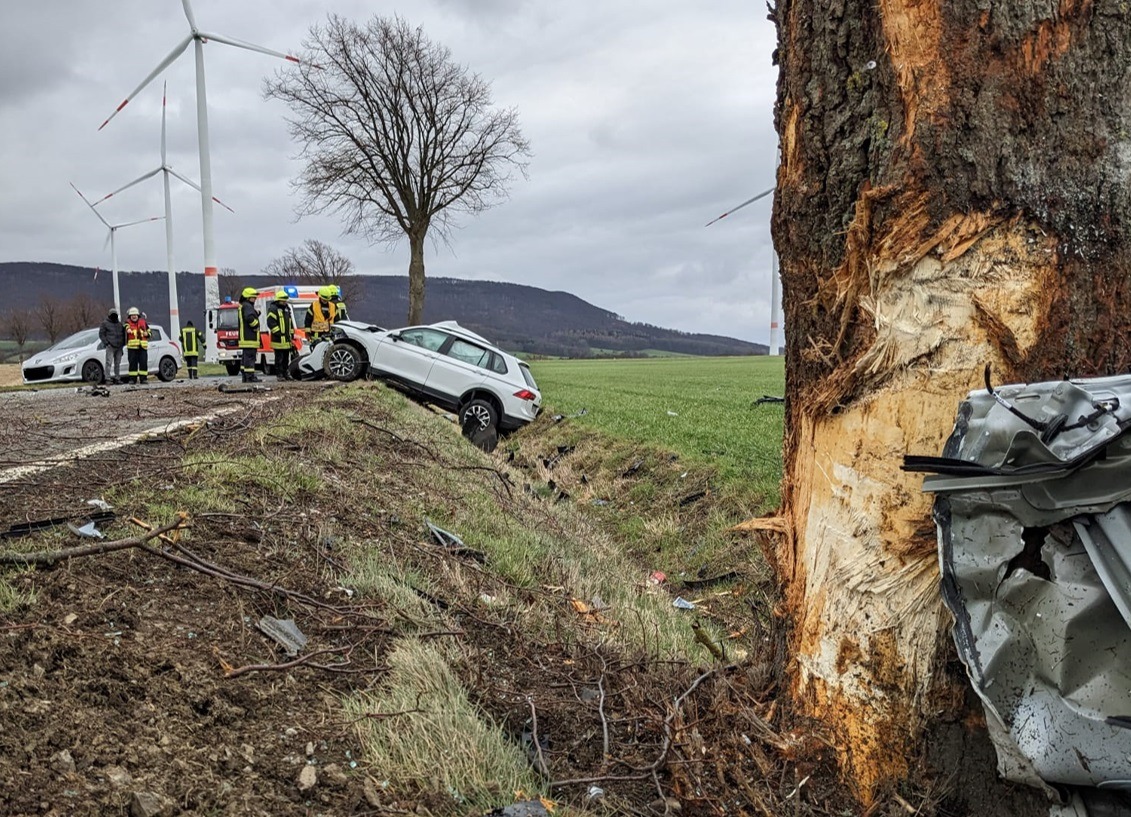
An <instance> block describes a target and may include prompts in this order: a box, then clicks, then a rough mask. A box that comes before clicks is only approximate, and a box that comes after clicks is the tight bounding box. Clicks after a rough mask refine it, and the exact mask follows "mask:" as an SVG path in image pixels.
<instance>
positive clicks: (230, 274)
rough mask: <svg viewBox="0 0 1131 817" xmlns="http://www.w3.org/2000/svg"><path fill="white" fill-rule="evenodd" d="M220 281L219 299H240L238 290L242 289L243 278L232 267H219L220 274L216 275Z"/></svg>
mask: <svg viewBox="0 0 1131 817" xmlns="http://www.w3.org/2000/svg"><path fill="white" fill-rule="evenodd" d="M218 278H219V283H220V300H223V299H224V298H231V299H232V300H233V301H238V300H239V299H240V291H241V290H242V289H243V278H241V277H240V274H239V273H238V272H236V271H235V269H234V268H232V267H221V268H220V275H219V276H218Z"/></svg>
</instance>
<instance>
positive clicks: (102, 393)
mask: <svg viewBox="0 0 1131 817" xmlns="http://www.w3.org/2000/svg"><path fill="white" fill-rule="evenodd" d="M87 395H88V396H89V397H109V396H110V390H109V389H108V388H106V387H105V386H91V387H90V391H88V392H87Z"/></svg>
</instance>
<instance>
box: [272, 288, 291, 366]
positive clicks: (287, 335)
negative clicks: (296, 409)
mask: <svg viewBox="0 0 1131 817" xmlns="http://www.w3.org/2000/svg"><path fill="white" fill-rule="evenodd" d="M288 300H289V298H288V296H287V292H286V290H283V289H280V290H279V291H278V292H276V293H275V300H274V301H272V302H271V306H269V307H267V331H268V332H270V333H271V351H272V352H274V354H275V377H276V378H277V379H278V380H289V379H290V374H289V370H290V366H291V349H293V348H294V345H295V318H294V315H293V314H291V307H290V304H288V303H287V301H288Z"/></svg>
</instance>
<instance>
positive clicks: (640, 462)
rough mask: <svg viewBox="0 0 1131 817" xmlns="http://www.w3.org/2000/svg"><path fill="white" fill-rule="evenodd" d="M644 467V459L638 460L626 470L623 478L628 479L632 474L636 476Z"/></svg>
mask: <svg viewBox="0 0 1131 817" xmlns="http://www.w3.org/2000/svg"><path fill="white" fill-rule="evenodd" d="M642 465H644V460H642V459H641V460H637V461H636V462H634V463H632V465H630V466H628V468H627V469H626V470H625V472H624V473H623V474H621V476H622V477H627V476H630V475H631V474H635V473H636V472H637V471H639V470H640V468H641V466H642Z"/></svg>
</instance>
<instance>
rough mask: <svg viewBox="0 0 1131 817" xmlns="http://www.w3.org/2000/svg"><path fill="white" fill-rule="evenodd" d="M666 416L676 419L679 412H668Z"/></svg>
mask: <svg viewBox="0 0 1131 817" xmlns="http://www.w3.org/2000/svg"><path fill="white" fill-rule="evenodd" d="M668 416H669V417H678V416H679V412H678V411H668Z"/></svg>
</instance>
